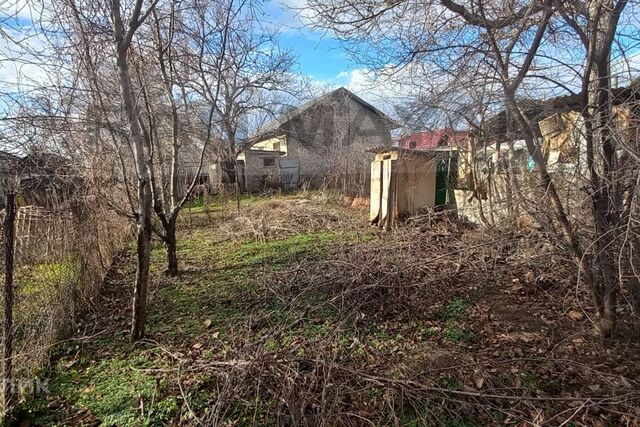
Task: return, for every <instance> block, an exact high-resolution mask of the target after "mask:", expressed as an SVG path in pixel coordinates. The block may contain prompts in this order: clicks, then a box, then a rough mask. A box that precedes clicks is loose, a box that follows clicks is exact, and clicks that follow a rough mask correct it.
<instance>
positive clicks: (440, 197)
mask: <svg viewBox="0 0 640 427" xmlns="http://www.w3.org/2000/svg"><path fill="white" fill-rule="evenodd" d="M447 175H448V167H447V162H446V161H445V160H440V161H438V169H437V171H436V206H444V205H446V204H447Z"/></svg>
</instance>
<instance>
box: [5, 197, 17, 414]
mask: <svg viewBox="0 0 640 427" xmlns="http://www.w3.org/2000/svg"><path fill="white" fill-rule="evenodd" d="M15 223H16V203H15V194H13V193H8V194H7V208H6V214H5V217H4V227H3V232H4V267H5V282H4V325H3V332H4V333H3V342H2V344H3V346H2V347H3V356H4V363H3V364H2V397H3V412H4V416H5V417H7V416H8V415H10V414H11V410H12V408H13V270H14V249H15V237H16V233H15Z"/></svg>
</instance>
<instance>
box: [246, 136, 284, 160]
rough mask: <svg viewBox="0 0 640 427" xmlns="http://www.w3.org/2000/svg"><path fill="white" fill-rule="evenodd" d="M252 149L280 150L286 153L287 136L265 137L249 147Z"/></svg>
mask: <svg viewBox="0 0 640 427" xmlns="http://www.w3.org/2000/svg"><path fill="white" fill-rule="evenodd" d="M251 149H252V150H266V151H282V152H283V153H285V155H286V154H287V137H286V135H280V136H276V137H274V138H269V139H265V140H264V141H260V142H258V143H256V144H254V145H253V146H252V147H251Z"/></svg>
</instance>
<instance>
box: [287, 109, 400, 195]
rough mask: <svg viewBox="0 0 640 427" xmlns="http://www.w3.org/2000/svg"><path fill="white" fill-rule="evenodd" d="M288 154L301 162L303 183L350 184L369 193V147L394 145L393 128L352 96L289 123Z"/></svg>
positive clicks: (307, 113)
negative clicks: (392, 138) (392, 140)
mask: <svg viewBox="0 0 640 427" xmlns="http://www.w3.org/2000/svg"><path fill="white" fill-rule="evenodd" d="M286 131H287V155H288V156H289V157H291V158H293V159H295V160H297V161H298V162H299V164H300V179H301V182H303V183H308V184H310V185H312V186H317V185H320V184H322V183H327V184H329V185H331V184H335V185H338V186H350V187H353V188H352V190H356V191H359V192H362V193H364V194H366V193H368V186H369V180H370V173H371V171H370V163H371V160H372V158H373V155H371V154H369V153H367V149H369V148H372V147H379V146H382V145H387V146H388V145H391V131H390V129H388V128H387V127H386V125H385V123H383V122H382V120H381V119H380V118H379V117H378V116H377V115H375V114H374V113H373V112H371V111H370V110H369V109H367V108H366V107H364V106H362V105H361V104H359V103H357V102H355V101H354V100H353V99H351V98H348V97H347V98H342V99H340V98H338V99H333V100H331V101H330V102H327V103H323V104H321V105H319V106H316V107H315V108H312V109H311V110H309V111H306V112H304V113H303V114H301V115H300V116H299V117H296V118H295V119H294V120H292V121H291V122H290V123H288V124H287V126H286Z"/></svg>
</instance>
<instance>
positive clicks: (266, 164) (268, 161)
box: [262, 157, 276, 168]
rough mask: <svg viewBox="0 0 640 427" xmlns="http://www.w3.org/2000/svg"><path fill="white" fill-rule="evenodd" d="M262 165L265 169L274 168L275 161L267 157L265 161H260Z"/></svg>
mask: <svg viewBox="0 0 640 427" xmlns="http://www.w3.org/2000/svg"><path fill="white" fill-rule="evenodd" d="M262 165H263V166H264V167H265V168H268V167H270V166H275V165H276V159H274V158H273V157H267V158H266V159H262Z"/></svg>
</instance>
